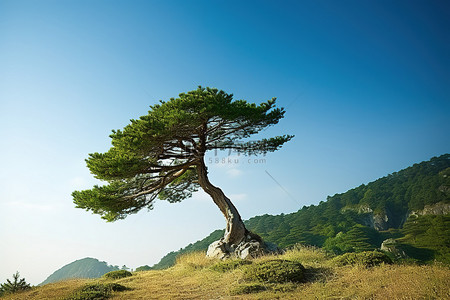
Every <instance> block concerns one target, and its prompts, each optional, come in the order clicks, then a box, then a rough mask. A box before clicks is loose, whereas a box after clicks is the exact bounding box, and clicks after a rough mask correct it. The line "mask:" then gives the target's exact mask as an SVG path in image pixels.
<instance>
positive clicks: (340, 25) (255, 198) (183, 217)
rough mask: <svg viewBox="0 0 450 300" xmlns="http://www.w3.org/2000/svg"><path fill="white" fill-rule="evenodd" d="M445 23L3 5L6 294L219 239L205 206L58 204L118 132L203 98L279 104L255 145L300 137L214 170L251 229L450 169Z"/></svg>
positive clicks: (195, 5)
mask: <svg viewBox="0 0 450 300" xmlns="http://www.w3.org/2000/svg"><path fill="white" fill-rule="evenodd" d="M449 23H450V5H449V3H448V2H447V1H131V2H130V1H69V0H68V1H22V0H14V1H8V0H6V1H5V0H3V1H1V2H0V134H1V147H0V163H1V164H0V165H1V168H0V211H1V212H2V216H1V218H0V228H1V229H0V240H2V241H3V242H2V247H0V265H1V266H2V267H1V269H0V282H4V281H5V280H6V278H10V277H11V275H12V274H13V273H14V272H15V271H16V270H19V271H20V272H21V274H22V275H23V276H24V277H25V278H26V279H27V281H29V282H31V283H33V284H37V283H39V282H41V281H43V280H44V279H45V278H46V277H47V276H48V275H50V274H51V273H52V272H53V271H55V270H56V269H58V268H60V267H61V266H63V265H65V264H67V263H70V262H72V261H74V260H76V259H80V258H83V257H87V256H88V257H95V258H98V259H100V260H105V261H107V262H108V263H110V264H117V265H123V264H126V265H127V266H129V267H132V268H136V267H138V266H141V265H145V264H147V265H152V264H154V263H156V262H158V261H159V259H160V258H161V257H162V256H163V255H164V254H166V253H167V252H169V251H172V250H177V249H179V248H181V247H184V246H185V245H187V244H189V243H191V242H194V241H196V240H199V239H201V238H203V237H205V236H206V235H207V234H209V233H210V232H211V231H213V230H215V229H218V228H223V226H224V223H225V222H224V219H223V217H222V216H221V214H220V212H219V210H218V209H217V207H215V206H214V204H213V203H212V201H211V200H210V199H208V197H207V196H206V195H205V194H203V193H198V194H196V195H194V197H193V198H192V199H188V200H185V201H184V202H182V203H179V204H168V203H164V202H162V201H159V202H158V203H156V205H155V209H154V210H152V211H150V212H147V211H142V212H140V213H138V214H137V215H133V216H130V217H128V218H127V219H125V220H122V221H118V222H115V223H105V222H104V221H102V220H101V219H100V218H99V216H97V215H91V214H90V213H88V212H85V211H82V210H80V209H75V208H74V205H73V204H72V199H71V196H70V194H71V192H72V191H73V190H76V189H86V188H89V187H91V186H92V185H93V184H95V183H96V181H95V180H94V179H93V178H92V176H91V175H90V174H89V171H88V170H87V168H86V167H85V163H84V159H85V158H86V157H87V154H88V153H91V152H102V151H106V150H107V149H108V148H109V147H110V141H109V138H108V135H109V134H110V132H111V130H112V129H120V128H122V127H124V126H125V125H127V124H128V122H129V120H130V119H131V118H138V117H139V116H141V115H143V114H145V113H146V112H147V110H148V106H149V105H152V104H155V103H156V102H158V100H160V99H163V100H167V99H169V98H170V97H175V96H177V95H178V94H179V93H181V92H186V91H189V90H193V89H195V88H196V87H197V86H198V85H202V86H211V87H217V88H219V89H223V90H225V91H226V92H228V93H233V94H234V95H235V98H236V99H246V100H249V101H253V102H261V101H265V100H267V99H270V98H272V97H277V98H278V104H279V105H280V106H283V107H285V108H286V111H287V113H286V117H285V119H283V120H282V121H281V122H280V123H279V124H278V125H277V126H276V127H273V128H270V129H268V130H267V131H265V134H266V135H276V134H284V133H289V134H294V135H295V136H296V137H295V138H294V140H292V141H291V142H289V143H288V144H286V145H285V147H283V148H282V149H281V150H280V151H278V152H277V153H272V154H268V155H267V156H265V157H258V159H263V160H257V161H256V162H255V161H250V162H249V161H248V160H247V158H245V159H244V158H243V157H236V156H235V154H234V153H231V157H232V158H233V159H237V160H233V163H228V160H227V163H218V164H216V163H214V161H215V159H216V158H218V159H219V160H220V161H221V159H223V158H228V156H229V154H228V153H217V155H215V154H214V153H210V154H209V158H211V161H212V163H210V175H211V181H212V182H213V183H215V184H216V185H218V186H220V187H221V188H222V189H223V190H224V192H225V193H226V194H227V195H229V196H230V198H231V199H232V200H233V201H234V202H235V205H236V206H237V208H238V209H239V211H240V212H241V214H242V216H243V218H245V219H248V218H250V217H252V216H255V215H261V214H265V213H267V214H280V213H290V212H295V211H297V210H298V209H300V208H301V207H302V206H303V205H310V204H317V203H318V202H320V201H322V200H325V199H326V197H327V196H328V195H333V194H335V193H340V192H345V191H346V190H348V189H350V188H353V187H356V186H359V185H360V184H362V183H368V182H370V181H373V180H375V179H377V178H379V177H382V176H384V175H387V174H388V173H392V172H395V171H398V170H400V169H402V168H405V167H407V166H409V165H412V164H413V163H417V162H420V161H423V160H428V159H430V158H431V157H433V156H438V155H441V154H444V153H448V152H449V151H450V139H449V130H450V124H449V122H448V119H449V117H448V116H449V115H450V99H449V96H450V71H449V70H450V56H449V53H450V32H449V31H450V30H449V28H450V24H449ZM266 171H267V172H269V173H270V174H271V175H272V176H273V177H274V178H275V179H276V180H277V181H278V182H279V183H281V185H282V186H283V188H284V189H285V190H286V191H287V192H288V193H286V192H285V191H284V190H282V189H281V188H280V187H279V186H278V185H277V184H276V183H275V182H274V181H273V180H272V179H271V178H270V177H269V176H268V175H267V173H266Z"/></svg>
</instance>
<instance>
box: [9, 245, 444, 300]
mask: <svg viewBox="0 0 450 300" xmlns="http://www.w3.org/2000/svg"><path fill="white" fill-rule="evenodd" d="M273 261H275V262H277V263H284V264H285V265H286V266H288V267H283V268H282V269H276V268H277V267H276V265H274V264H270V263H271V262H273ZM339 261H341V262H342V260H339V259H336V258H333V257H331V256H329V255H327V254H326V253H325V252H324V251H323V250H321V249H317V248H311V247H296V249H293V250H290V251H288V252H287V253H285V254H283V255H281V256H277V257H273V256H266V257H262V258H259V259H255V260H253V261H252V262H251V263H250V264H249V263H246V264H244V263H242V262H241V261H232V262H230V261H228V262H220V261H217V260H211V259H206V258H205V256H204V254H203V253H191V254H188V255H185V256H182V257H180V258H179V259H178V262H177V264H176V265H175V266H174V267H172V268H169V269H167V270H151V271H144V272H136V273H134V274H133V276H131V277H126V278H122V279H116V280H108V279H104V278H102V279H95V280H94V279H91V280H88V279H86V280H72V281H63V282H59V283H52V284H48V285H45V286H42V287H36V288H33V290H31V291H29V292H25V293H22V294H15V295H13V296H6V297H4V299H66V300H69V299H72V300H73V299H94V298H86V295H88V294H90V295H93V293H91V292H92V289H94V288H95V287H99V286H102V287H111V290H115V291H107V290H101V291H100V292H98V293H97V294H96V295H97V296H99V295H103V296H100V297H101V298H97V299H107V298H110V299H350V298H351V299H358V298H360V299H448V298H449V297H450V289H449V287H450V277H449V276H448V274H449V271H450V270H449V268H448V267H447V266H443V265H439V264H434V265H424V266H418V265H389V264H381V265H377V266H373V267H369V266H368V265H367V264H365V265H364V264H363V263H362V262H361V263H356V264H354V265H344V266H341V264H340V263H338V262H339ZM286 263H288V264H286ZM299 263H301V264H302V265H303V268H300V269H299V270H301V274H300V275H301V276H300V277H298V276H297V277H293V276H291V275H292V274H293V271H292V270H294V268H293V267H289V266H296V265H298V264H299ZM268 265H272V267H271V268H272V269H270V270H271V271H273V272H272V273H271V274H276V275H270V276H269V277H267V278H265V279H264V280H263V281H261V279H259V278H260V277H257V276H254V275H255V274H267V272H265V270H263V269H262V268H259V269H258V268H255V267H259V266H268ZM255 270H257V272H256V273H255ZM280 270H281V273H280ZM275 271H276V272H275ZM258 272H259V273H258ZM264 272H265V273H264ZM277 272H278V273H277ZM289 276H290V277H289ZM284 278H291V279H292V281H286V282H284V281H283V279H284ZM83 287H84V288H83ZM119 290H122V291H119ZM80 291H84V292H80ZM87 291H91V292H87ZM102 293H103V294H102Z"/></svg>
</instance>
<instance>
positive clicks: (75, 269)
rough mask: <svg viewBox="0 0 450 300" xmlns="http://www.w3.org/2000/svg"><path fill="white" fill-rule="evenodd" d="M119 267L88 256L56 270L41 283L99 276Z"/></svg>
mask: <svg viewBox="0 0 450 300" xmlns="http://www.w3.org/2000/svg"><path fill="white" fill-rule="evenodd" d="M118 269H119V268H118V267H116V266H110V265H108V264H107V263H106V262H104V261H99V260H98V259H95V258H90V257H86V258H83V259H79V260H76V261H74V262H71V263H70V264H68V265H65V266H64V267H62V268H60V269H58V270H56V271H55V272H53V274H51V275H50V276H49V277H48V278H47V279H46V280H45V281H44V282H42V283H41V284H40V285H44V284H47V283H51V282H56V281H60V280H64V279H69V278H99V277H101V276H102V275H103V274H105V273H108V272H111V271H115V270H118Z"/></svg>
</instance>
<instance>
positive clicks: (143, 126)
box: [72, 87, 293, 221]
mask: <svg viewBox="0 0 450 300" xmlns="http://www.w3.org/2000/svg"><path fill="white" fill-rule="evenodd" d="M275 102H276V99H275V98H273V99H271V100H268V101H267V102H263V103H261V104H259V105H256V104H254V103H249V102H247V101H245V100H233V95H231V94H227V93H225V92H224V91H219V90H217V89H212V88H202V87H199V88H198V89H197V90H194V91H190V92H187V93H182V94H180V95H179V98H172V99H170V100H169V101H161V102H160V104H156V105H153V106H151V107H150V111H149V112H148V114H147V115H144V116H142V117H140V118H139V119H137V120H131V123H130V124H129V125H127V126H126V127H125V128H124V129H123V130H114V131H113V133H112V134H111V136H110V137H111V139H112V141H111V142H112V147H111V148H110V149H109V150H108V151H107V152H105V153H92V154H89V158H88V159H87V160H86V163H87V166H88V168H89V170H90V171H91V173H93V174H94V175H95V177H96V178H98V179H100V180H103V181H105V182H106V184H105V185H103V186H98V185H96V186H94V187H93V188H92V189H90V190H84V191H74V192H73V193H72V196H73V200H74V203H75V204H76V207H78V208H83V209H86V210H88V211H92V212H93V213H95V214H99V215H101V216H102V218H104V219H106V220H107V221H115V220H118V219H123V218H125V217H126V216H127V215H129V214H133V213H136V212H138V211H139V210H141V209H142V208H148V209H151V208H152V207H153V202H154V200H155V199H156V198H157V197H159V198H160V199H163V200H167V201H169V202H179V201H181V200H183V199H186V198H188V197H190V196H191V195H192V192H194V191H196V190H197V189H198V188H199V183H198V181H197V177H198V173H197V171H198V170H197V169H198V168H199V166H201V167H202V168H203V167H204V166H203V165H202V164H204V162H203V158H204V155H205V152H206V151H208V150H215V149H220V150H223V149H229V150H233V151H237V152H240V153H246V154H258V153H266V152H271V151H275V150H278V149H279V148H280V147H281V146H282V145H283V144H284V143H285V142H287V141H289V140H290V139H292V138H293V136H290V135H283V136H276V137H273V138H268V139H261V140H257V141H251V142H249V141H248V140H247V138H249V137H250V136H252V135H254V134H256V133H258V132H260V131H261V130H263V129H265V128H267V127H268V126H272V125H275V124H277V123H278V121H279V120H280V119H282V118H283V117H284V109H283V108H276V107H275Z"/></svg>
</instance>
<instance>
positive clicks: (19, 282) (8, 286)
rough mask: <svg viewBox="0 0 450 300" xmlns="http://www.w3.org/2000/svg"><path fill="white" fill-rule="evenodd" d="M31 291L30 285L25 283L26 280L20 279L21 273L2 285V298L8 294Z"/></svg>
mask: <svg viewBox="0 0 450 300" xmlns="http://www.w3.org/2000/svg"><path fill="white" fill-rule="evenodd" d="M29 289H31V286H30V284H28V283H27V282H26V281H25V278H20V274H19V272H16V274H13V280H12V281H11V280H9V279H6V282H5V283H2V284H1V285H0V296H2V295H6V294H14V293H18V292H23V291H26V290H29Z"/></svg>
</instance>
